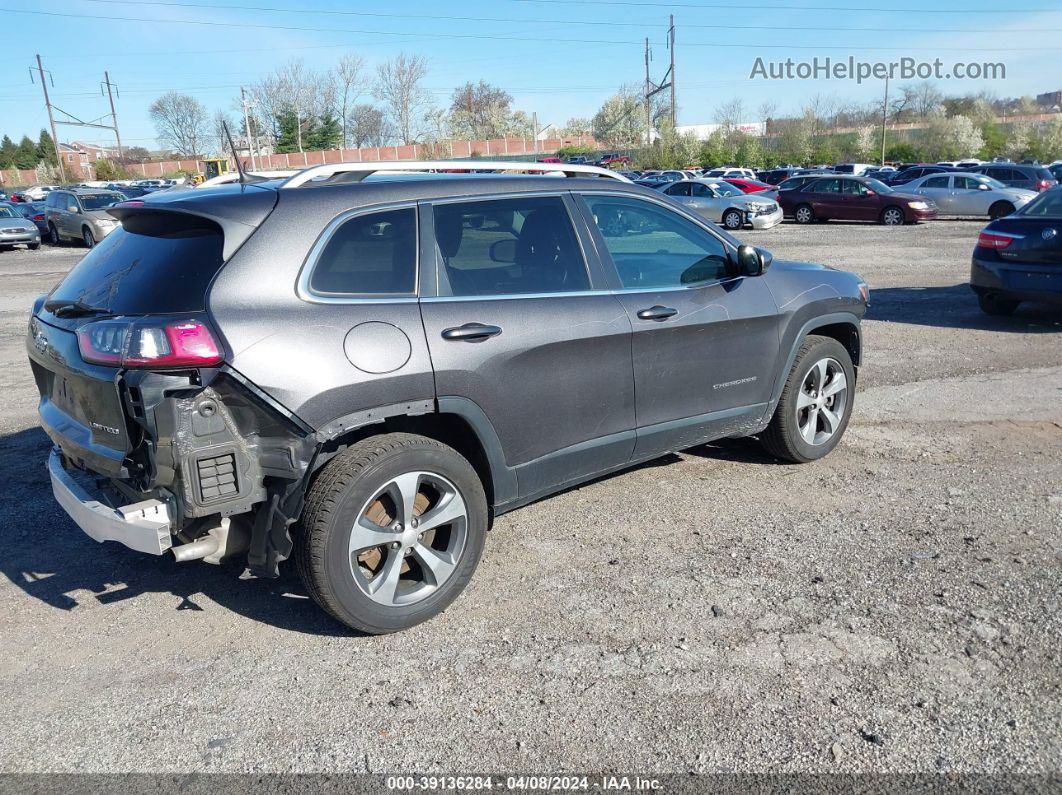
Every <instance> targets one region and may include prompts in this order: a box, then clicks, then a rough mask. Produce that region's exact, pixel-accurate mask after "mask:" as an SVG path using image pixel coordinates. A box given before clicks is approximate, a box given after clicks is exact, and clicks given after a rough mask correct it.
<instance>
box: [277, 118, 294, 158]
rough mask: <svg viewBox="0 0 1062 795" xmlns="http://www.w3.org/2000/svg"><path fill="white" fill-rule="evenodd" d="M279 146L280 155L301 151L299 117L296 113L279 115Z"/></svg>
mask: <svg viewBox="0 0 1062 795" xmlns="http://www.w3.org/2000/svg"><path fill="white" fill-rule="evenodd" d="M277 131H278V134H277V145H276V151H277V152H278V153H279V154H285V153H288V152H297V151H299V117H298V116H296V115H295V112H294V111H290V110H285V111H282V112H281V113H279V114H277Z"/></svg>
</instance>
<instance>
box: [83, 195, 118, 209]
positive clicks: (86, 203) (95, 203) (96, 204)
mask: <svg viewBox="0 0 1062 795" xmlns="http://www.w3.org/2000/svg"><path fill="white" fill-rule="evenodd" d="M78 198H80V199H81V205H82V206H83V207H84V208H85V209H86V210H102V209H103V208H104V207H110V206H111V205H112V204H114V203H115V202H124V201H125V196H123V195H122V194H120V193H91V194H88V195H84V194H83V195H81V196H79V197H78Z"/></svg>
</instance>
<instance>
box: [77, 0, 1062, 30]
mask: <svg viewBox="0 0 1062 795" xmlns="http://www.w3.org/2000/svg"><path fill="white" fill-rule="evenodd" d="M85 2H87V3H104V4H107V5H136V6H164V7H177V8H211V9H227V10H231V11H266V12H270V13H281V14H331V15H335V16H352V17H371V18H379V19H432V20H440V21H446V22H501V23H504V24H512V23H518V24H527V25H584V26H587V25H589V26H597V27H618V28H645V27H646V23H644V22H617V21H614V20H582V19H520V18H517V17H479V16H476V17H465V16H453V15H449V14H396V13H385V12H382V11H348V10H346V9H332V8H285V7H281V6H257V5H228V4H219V3H187V2H177V1H176V0H146V1H145V0H85ZM734 7H735V8H737V7H738V6H734ZM757 7H758V8H764V6H757ZM742 9H743V10H747V7H742ZM794 10H804V9H794ZM683 27H685V28H700V29H704V30H800V31H821V30H822V27H821V26H810V27H797V26H793V25H722V24H720V25H707V24H704V23H692V22H690V23H683ZM830 32H843V33H890V32H891V33H991V34H993V35H998V34H999V33H1000V31H997V30H988V29H985V28H981V29H969V28H910V27H902V28H882V27H873V28H840V27H833V26H831V27H830ZM1006 32H1007V33H1015V34H1017V33H1062V28H1009V29H1008V30H1007V31H1006Z"/></svg>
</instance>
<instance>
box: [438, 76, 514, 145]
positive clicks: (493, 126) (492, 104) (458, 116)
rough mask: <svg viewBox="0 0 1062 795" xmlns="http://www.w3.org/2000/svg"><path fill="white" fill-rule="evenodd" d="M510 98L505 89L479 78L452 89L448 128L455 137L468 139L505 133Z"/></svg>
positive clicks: (510, 103) (510, 102)
mask: <svg viewBox="0 0 1062 795" xmlns="http://www.w3.org/2000/svg"><path fill="white" fill-rule="evenodd" d="M512 102H513V98H512V96H511V95H510V94H509V92H507V91H505V90H504V89H501V88H498V87H497V86H493V85H491V84H490V83H488V82H486V81H484V80H480V81H479V83H478V84H476V83H472V82H468V83H465V84H464V85H463V86H461V87H460V88H456V89H454V93H453V97H452V98H451V101H450V127H451V129H452V130H453V133H454V135H455V136H458V137H460V138H467V139H469V140H479V139H485V138H497V137H499V136H501V135H504V134H505V128H506V127H507V126H508V122H509V116H510V110H509V107H510V105H512Z"/></svg>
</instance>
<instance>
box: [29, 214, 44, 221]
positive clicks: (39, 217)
mask: <svg viewBox="0 0 1062 795" xmlns="http://www.w3.org/2000/svg"><path fill="white" fill-rule="evenodd" d="M30 220H31V221H43V220H44V216H43V215H31V216H30Z"/></svg>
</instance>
